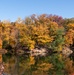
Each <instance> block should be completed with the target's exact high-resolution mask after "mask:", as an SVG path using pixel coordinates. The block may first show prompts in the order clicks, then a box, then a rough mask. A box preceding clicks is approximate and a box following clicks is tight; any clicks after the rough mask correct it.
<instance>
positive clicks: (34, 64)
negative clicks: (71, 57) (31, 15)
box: [3, 54, 67, 75]
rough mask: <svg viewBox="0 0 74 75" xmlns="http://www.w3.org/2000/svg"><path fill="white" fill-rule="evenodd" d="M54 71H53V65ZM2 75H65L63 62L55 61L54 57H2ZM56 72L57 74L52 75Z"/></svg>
mask: <svg viewBox="0 0 74 75" xmlns="http://www.w3.org/2000/svg"><path fill="white" fill-rule="evenodd" d="M52 63H53V64H54V65H55V69H53V65H52ZM3 64H4V67H5V69H4V75H67V74H64V70H63V66H64V65H63V62H60V63H59V61H58V60H57V57H55V56H54V55H52V56H49V55H46V56H40V55H38V56H31V55H30V54H24V55H11V54H4V55H3ZM55 72H57V74H54V73H55Z"/></svg>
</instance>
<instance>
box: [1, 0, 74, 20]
mask: <svg viewBox="0 0 74 75" xmlns="http://www.w3.org/2000/svg"><path fill="white" fill-rule="evenodd" d="M32 14H36V15H41V14H52V15H58V16H62V17H63V18H73V17H74V0H0V20H1V21H3V20H10V21H16V20H17V18H19V17H20V18H21V19H24V18H26V17H29V16H31V15H32Z"/></svg>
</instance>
